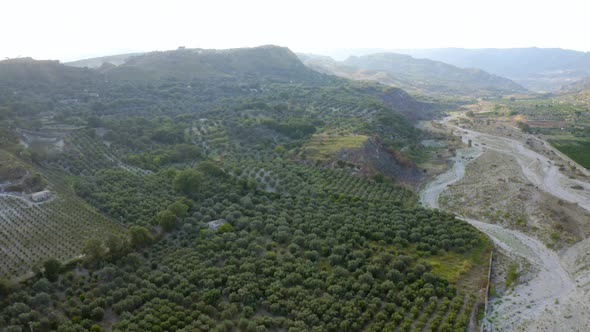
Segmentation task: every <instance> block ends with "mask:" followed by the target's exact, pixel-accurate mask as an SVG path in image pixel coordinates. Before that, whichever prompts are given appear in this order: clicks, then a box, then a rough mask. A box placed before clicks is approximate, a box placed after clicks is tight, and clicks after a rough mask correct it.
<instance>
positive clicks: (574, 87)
mask: <svg viewBox="0 0 590 332" xmlns="http://www.w3.org/2000/svg"><path fill="white" fill-rule="evenodd" d="M587 89H590V77H585V78H583V79H581V80H578V81H575V82H572V83H569V84H566V85H564V86H562V87H561V89H560V90H559V91H558V92H559V93H560V94H571V93H579V92H582V91H584V90H587Z"/></svg>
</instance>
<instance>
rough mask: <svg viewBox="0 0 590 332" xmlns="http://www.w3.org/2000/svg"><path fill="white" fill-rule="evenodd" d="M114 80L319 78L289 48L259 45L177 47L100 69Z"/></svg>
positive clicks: (319, 77) (281, 79)
mask: <svg viewBox="0 0 590 332" xmlns="http://www.w3.org/2000/svg"><path fill="white" fill-rule="evenodd" d="M101 72H102V73H103V74H105V75H107V77H108V78H109V79H116V80H126V81H128V80H130V81H133V80H140V81H146V80H160V79H162V80H163V79H171V78H173V79H175V80H186V81H191V80H200V81H202V80H211V79H217V80H219V79H227V78H234V79H235V78H248V77H258V78H264V79H267V80H280V81H290V80H295V81H302V80H306V81H310V80H314V79H317V80H321V79H322V75H320V74H319V73H317V72H315V71H312V70H309V69H307V68H306V67H305V66H304V65H303V64H302V63H301V61H299V59H298V58H297V56H296V55H295V54H294V53H293V52H291V51H290V50H289V49H288V48H285V47H278V46H260V47H255V48H240V49H229V50H204V49H178V50H174V51H165V52H150V53H146V54H142V55H137V56H133V57H130V58H128V59H126V61H125V62H124V63H123V64H121V65H119V66H116V67H111V68H107V69H105V70H102V71H101Z"/></svg>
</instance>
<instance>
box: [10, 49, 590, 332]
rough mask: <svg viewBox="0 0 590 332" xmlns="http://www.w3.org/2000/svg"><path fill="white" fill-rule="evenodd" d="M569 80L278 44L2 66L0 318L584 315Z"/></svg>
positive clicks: (390, 320)
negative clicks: (536, 84)
mask: <svg viewBox="0 0 590 332" xmlns="http://www.w3.org/2000/svg"><path fill="white" fill-rule="evenodd" d="M580 86H584V82H581V83H580V84H576V85H574V86H572V87H570V88H569V89H577V88H579V87H580ZM569 89H568V90H563V92H560V93H556V94H544V95H541V94H537V93H534V92H531V91H528V90H527V89H525V88H523V87H522V86H520V85H519V84H517V83H515V82H513V81H511V80H510V79H506V78H503V77H499V76H495V75H493V74H490V73H487V72H484V71H482V70H480V69H465V68H459V67H455V66H452V65H450V64H446V63H442V62H437V61H432V60H425V59H417V58H412V57H410V56H405V55H400V54H388V53H379V54H373V55H367V56H360V57H351V58H349V59H348V60H346V61H340V62H338V61H332V60H330V59H326V58H317V57H315V56H311V55H302V54H296V53H294V52H292V51H291V50H290V49H289V48H286V47H280V46H273V45H265V46H259V47H253V48H237V49H227V50H215V49H200V48H195V49H190V48H185V47H179V48H178V49H176V50H168V51H153V52H145V53H134V54H123V55H119V56H117V55H115V56H108V57H101V58H96V59H88V60H82V61H76V62H74V63H71V64H63V63H60V62H59V61H45V60H43V61H38V60H34V59H31V58H17V59H7V60H4V61H0V253H2V254H3V255H4V257H3V259H2V260H0V296H1V297H0V331H1V332H5V331H6V332H13V331H23V330H26V329H31V330H35V331H64V332H66V331H269V330H270V331H361V330H362V331H396V332H397V331H420V332H422V331H437V332H438V331H440V332H447V331H478V330H485V331H515V330H524V331H529V330H532V331H554V330H557V329H559V328H560V327H563V326H565V327H566V329H568V330H573V331H575V330H585V329H587V328H588V327H587V326H586V325H584V324H586V322H587V321H588V317H587V312H588V310H587V308H588V306H589V304H590V303H588V300H587V298H588V296H587V295H588V291H589V287H590V286H589V285H590V273H589V270H588V267H589V266H590V256H589V255H588V254H587V253H588V250H589V249H590V241H589V240H588V239H589V238H590V182H589V179H590V176H589V173H588V170H587V169H586V168H584V167H585V166H587V165H586V163H585V162H586V161H587V160H586V159H587V151H586V150H587V148H588V146H590V145H587V144H586V143H587V141H588V140H590V138H589V137H590V134H589V132H588V128H590V112H589V111H588V108H587V107H588V104H587V103H586V101H585V99H584V98H583V96H584V94H583V93H578V92H577V90H576V92H571V90H569ZM406 90H407V91H406ZM490 271H491V274H490Z"/></svg>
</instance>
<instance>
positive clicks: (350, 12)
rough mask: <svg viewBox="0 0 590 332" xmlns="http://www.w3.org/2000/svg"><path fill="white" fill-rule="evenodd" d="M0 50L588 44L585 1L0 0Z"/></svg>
mask: <svg viewBox="0 0 590 332" xmlns="http://www.w3.org/2000/svg"><path fill="white" fill-rule="evenodd" d="M0 9H1V10H2V15H0V37H1V38H0V57H1V58H5V57H17V56H32V57H34V58H37V59H61V60H73V59H78V58H84V57H92V56H97V55H107V54H114V53H122V52H130V51H150V50H166V49H174V48H176V47H178V46H180V45H184V46H186V47H191V48H192V47H200V48H231V47H245V46H258V45H263V44H276V45H281V46H288V47H289V48H291V49H292V50H294V51H300V52H316V53H322V51H326V50H331V49H337V48H429V47H467V48H479V47H529V46H537V47H561V48H569V49H576V50H582V51H590V42H589V39H588V38H589V36H590V20H589V18H588V17H589V14H590V0H559V1H557V0H551V1H548V0H488V1H482V0H402V1H398V0H389V1H376V0H363V1H345V0H340V1H322V0H314V1H308V0H293V1H280V0H274V1H263V0H243V1H226V0H215V1H209V0H205V1H199V0H194V1H181V0H165V1H164V0H162V1H149V0H143V1H134V0H116V1H115V0H100V1H87V0H77V1H67V0H51V1H48V0H39V1H32V0H2V4H1V6H0Z"/></svg>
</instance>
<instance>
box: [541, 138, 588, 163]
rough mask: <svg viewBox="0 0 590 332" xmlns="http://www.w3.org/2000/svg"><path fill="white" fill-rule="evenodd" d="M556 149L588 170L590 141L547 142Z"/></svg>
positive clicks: (559, 140) (565, 140)
mask: <svg viewBox="0 0 590 332" xmlns="http://www.w3.org/2000/svg"><path fill="white" fill-rule="evenodd" d="M549 142H550V143H551V144H552V145H553V146H554V147H555V148H556V149H558V150H559V151H561V152H562V153H564V154H565V155H567V156H568V157H570V158H572V159H573V160H574V161H575V162H577V163H578V164H580V165H582V166H583V167H586V168H590V141H587V140H576V139H558V140H550V141H549Z"/></svg>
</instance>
